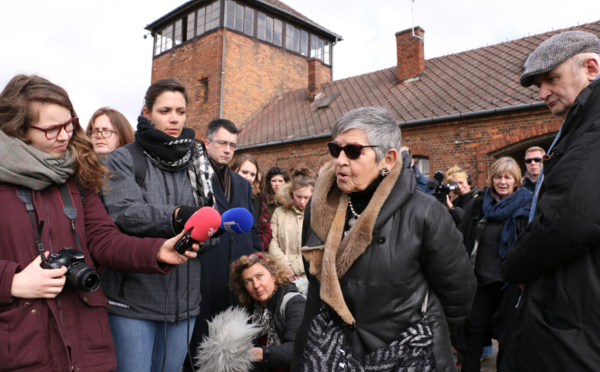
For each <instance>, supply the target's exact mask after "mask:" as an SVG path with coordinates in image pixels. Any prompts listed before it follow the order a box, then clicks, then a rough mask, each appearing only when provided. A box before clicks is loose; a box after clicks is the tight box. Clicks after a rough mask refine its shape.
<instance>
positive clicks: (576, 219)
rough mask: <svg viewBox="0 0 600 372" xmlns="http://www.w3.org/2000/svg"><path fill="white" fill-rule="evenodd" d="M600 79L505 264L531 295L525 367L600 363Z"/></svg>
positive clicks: (575, 111)
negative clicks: (532, 214)
mask: <svg viewBox="0 0 600 372" xmlns="http://www.w3.org/2000/svg"><path fill="white" fill-rule="evenodd" d="M599 143H600V79H597V80H595V81H594V82H592V83H590V84H589V85H588V86H587V87H586V88H585V89H583V91H582V92H581V93H580V94H579V96H578V97H577V99H576V100H575V103H574V104H573V106H572V107H571V110H570V111H569V114H568V115H567V118H566V119H565V122H564V123H563V125H562V129H561V135H560V137H559V139H558V141H557V142H556V144H555V146H554V147H553V148H552V150H551V151H550V153H549V159H547V160H544V166H543V177H544V178H543V180H542V181H540V180H539V179H538V182H542V184H541V185H540V187H539V190H538V200H537V208H536V210H535V215H534V218H533V220H532V221H531V223H530V224H529V225H528V227H527V229H526V230H525V232H523V233H522V234H521V235H520V236H519V238H518V239H517V241H516V242H515V244H514V245H513V247H512V248H511V250H510V251H509V252H508V255H507V256H506V258H505V260H504V261H503V263H502V269H503V274H504V276H503V277H504V279H505V280H506V281H508V282H511V283H524V282H527V284H526V286H525V291H526V294H524V295H523V299H524V301H525V304H524V305H525V307H524V310H523V311H524V313H523V321H522V324H521V329H522V340H521V343H520V347H519V350H520V357H519V370H520V371H595V370H597V369H598V365H600V338H599V337H598V335H599V334H600V275H599V273H600V208H598V202H597V199H598V196H597V195H598V184H599V183H600V173H599V172H597V171H596V170H597V169H598V162H599V161H600V146H599V145H598V144H599Z"/></svg>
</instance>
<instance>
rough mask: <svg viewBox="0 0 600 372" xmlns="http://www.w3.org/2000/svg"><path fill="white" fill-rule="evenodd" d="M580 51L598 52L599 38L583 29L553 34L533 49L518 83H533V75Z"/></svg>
mask: <svg viewBox="0 0 600 372" xmlns="http://www.w3.org/2000/svg"><path fill="white" fill-rule="evenodd" d="M580 53H598V54H600V39H599V38H598V36H596V35H594V34H590V33H589V32H584V31H568V32H563V33H562V34H558V35H554V36H552V37H551V38H550V39H548V40H546V41H544V42H543V43H541V44H540V46H538V47H537V49H536V50H534V51H533V53H531V54H530V55H529V58H527V61H526V62H525V71H524V72H523V74H522V75H521V78H520V79H519V83H520V84H521V85H522V86H524V87H528V86H530V85H531V84H533V83H534V80H533V79H534V77H535V75H538V74H542V73H544V72H548V71H550V70H552V69H554V68H556V67H557V66H558V65H560V64H561V63H563V62H564V61H566V60H567V59H569V58H571V57H573V56H574V55H577V54H580Z"/></svg>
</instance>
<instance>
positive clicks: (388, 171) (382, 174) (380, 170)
mask: <svg viewBox="0 0 600 372" xmlns="http://www.w3.org/2000/svg"><path fill="white" fill-rule="evenodd" d="M379 174H380V175H381V177H385V176H387V175H388V174H390V170H389V169H388V168H387V167H383V168H381V169H379Z"/></svg>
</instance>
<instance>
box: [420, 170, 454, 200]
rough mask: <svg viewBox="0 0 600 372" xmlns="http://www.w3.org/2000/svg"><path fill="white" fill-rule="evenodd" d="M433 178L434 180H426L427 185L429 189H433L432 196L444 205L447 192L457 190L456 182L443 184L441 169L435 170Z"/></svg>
mask: <svg viewBox="0 0 600 372" xmlns="http://www.w3.org/2000/svg"><path fill="white" fill-rule="evenodd" d="M433 178H434V179H435V180H429V182H427V187H428V188H429V189H430V190H435V193H433V196H435V198H436V199H437V200H439V201H440V202H441V203H442V204H444V205H446V200H447V197H448V194H450V191H453V190H457V189H458V184H457V183H456V182H450V183H446V184H443V183H442V181H444V172H442V171H437V172H435V174H434V175H433Z"/></svg>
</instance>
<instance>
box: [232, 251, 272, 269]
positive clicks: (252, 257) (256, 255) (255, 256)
mask: <svg viewBox="0 0 600 372" xmlns="http://www.w3.org/2000/svg"><path fill="white" fill-rule="evenodd" d="M259 258H262V259H263V260H264V261H267V258H266V257H265V256H263V254H262V253H260V252H254V253H252V254H250V255H248V261H256V260H258V259H259ZM240 262H241V260H238V261H237V262H236V263H235V266H236V267H238V266H239V265H240Z"/></svg>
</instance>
